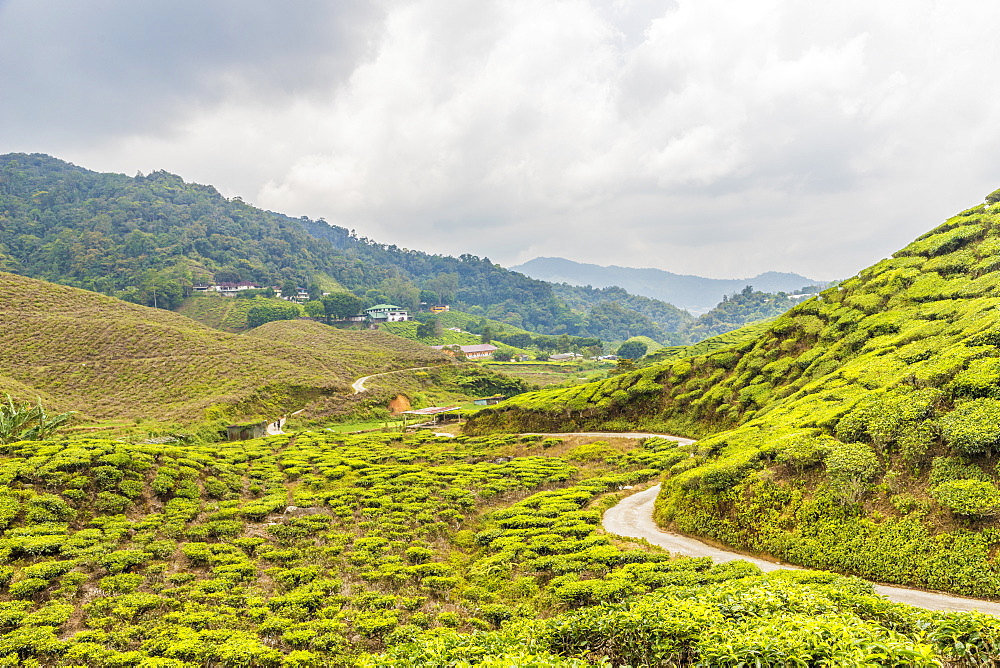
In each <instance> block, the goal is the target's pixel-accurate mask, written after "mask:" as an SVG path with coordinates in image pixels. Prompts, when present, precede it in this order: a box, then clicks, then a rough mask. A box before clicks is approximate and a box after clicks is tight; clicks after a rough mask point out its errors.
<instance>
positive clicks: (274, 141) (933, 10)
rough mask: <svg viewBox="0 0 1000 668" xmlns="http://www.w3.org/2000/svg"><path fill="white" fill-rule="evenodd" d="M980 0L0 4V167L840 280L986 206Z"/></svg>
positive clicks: (381, 225) (994, 117)
mask: <svg viewBox="0 0 1000 668" xmlns="http://www.w3.org/2000/svg"><path fill="white" fill-rule="evenodd" d="M998 29H1000V3H991V2H986V1H985V0H950V1H949V2H943V1H938V0H880V1H879V2H871V1H870V0H864V1H861V0H840V1H838V2H828V1H825V2H819V1H817V0H741V1H736V0H725V1H723V0H675V1H659V2H653V1H650V0H589V1H588V0H530V1H529V0H398V1H388V0H371V1H368V2H361V1H358V2H354V1H352V0H338V1H337V2H314V1H312V0H287V1H285V2H280V3H279V2H272V1H270V0H268V1H261V0H239V1H237V0H169V1H163V0H144V1H143V2H135V0H90V1H89V2H86V3H82V2H64V1H59V0H0V153H7V152H28V153H47V154H50V155H53V156H55V157H58V158H62V159H64V160H68V161H70V162H73V163H75V164H77V165H80V166H82V167H86V168H89V169H94V170H98V171H107V172H120V173H126V174H134V173H136V172H138V171H141V172H144V173H148V172H151V171H155V170H158V169H165V170H167V171H169V172H172V173H175V174H179V175H180V176H182V177H183V178H184V179H185V180H187V181H194V182H198V183H207V184H212V185H214V186H216V187H217V188H218V189H219V190H220V191H221V192H222V193H223V194H225V195H227V196H229V197H234V196H240V197H242V198H243V199H244V200H245V201H247V202H250V203H253V204H255V205H257V206H260V207H263V208H266V209H270V210H273V211H280V212H282V213H286V214H289V215H292V216H296V217H297V216H301V215H306V216H309V217H311V218H324V219H325V220H327V221H328V222H331V223H335V224H338V225H342V226H344V227H347V228H350V229H355V230H356V231H357V233H358V234H359V236H366V237H369V238H372V239H375V240H378V241H381V242H385V243H394V244H397V245H399V246H402V247H406V248H413V249H419V250H424V251H428V252H433V253H445V254H452V255H458V254H462V253H472V254H474V255H479V256H486V257H489V258H490V259H492V260H493V261H494V262H498V263H500V264H503V265H505V266H511V265H515V264H518V263H520V262H524V261H527V260H529V259H532V258H534V257H537V256H558V257H565V258H568V259H572V260H577V261H580V262H591V263H596V264H602V265H608V264H617V265H621V266H631V267H656V268H659V269H665V270H668V271H673V272H676V273H689V274H697V275H701V276H710V277H717V278H742V277H749V276H753V275H755V274H757V273H760V272H763V271H793V272H797V273H800V274H803V275H805V276H807V277H810V278H815V279H822V280H829V279H835V278H843V277H846V276H850V275H852V274H854V273H856V272H857V271H858V270H860V269H861V268H863V267H865V266H867V265H869V264H871V263H873V262H875V261H877V260H878V259H880V258H882V257H887V256H888V255H890V254H891V253H892V252H894V251H895V250H897V249H899V248H901V247H902V246H904V245H906V244H907V243H908V242H909V241H910V240H912V239H913V238H915V237H916V236H918V235H920V234H922V233H924V232H926V231H927V230H929V229H931V228H932V227H934V226H935V225H937V224H938V223H940V222H941V221H943V220H944V219H945V218H947V217H948V216H950V215H952V214H954V213H957V212H958V211H960V210H963V209H965V208H968V207H970V206H974V205H976V204H977V203H980V202H982V201H983V199H984V197H985V195H986V194H987V193H989V192H991V191H993V190H995V189H997V188H1000V86H998V85H997V83H996V82H997V81H998V80H1000V78H998V75H997V72H998V69H1000V68H998V66H1000V39H997V34H998Z"/></svg>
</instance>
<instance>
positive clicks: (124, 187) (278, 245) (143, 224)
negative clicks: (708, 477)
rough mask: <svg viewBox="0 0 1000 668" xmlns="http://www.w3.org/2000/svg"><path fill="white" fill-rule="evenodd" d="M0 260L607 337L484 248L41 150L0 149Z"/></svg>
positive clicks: (67, 278) (84, 282) (70, 273)
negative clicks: (296, 213) (430, 305)
mask: <svg viewBox="0 0 1000 668" xmlns="http://www.w3.org/2000/svg"><path fill="white" fill-rule="evenodd" d="M318 239H319V240H318ZM0 269H3V270H6V271H11V272H14V273H19V274H23V275H27V276H30V277H34V278H41V279H45V280H48V281H51V282H56V283H63V284H67V285H72V286H75V287H82V288H86V289H89V290H94V291H97V292H101V293H104V294H108V295H114V296H118V297H122V298H125V299H127V300H129V301H133V302H136V303H140V304H145V305H149V306H154V305H155V306H159V307H161V308H173V307H174V306H176V305H177V304H178V303H179V302H180V301H181V299H182V298H183V296H184V294H185V291H186V290H188V289H189V288H190V286H191V285H193V284H196V283H198V282H203V281H211V280H214V281H241V280H243V281H253V282H257V283H260V284H264V285H282V284H288V283H294V284H298V285H302V286H305V287H309V288H310V289H311V290H312V291H315V292H318V291H321V290H330V289H336V288H338V287H342V288H346V289H348V290H351V291H353V292H355V293H356V294H358V295H359V296H363V297H366V298H368V299H370V300H372V301H373V303H374V302H375V301H390V302H394V303H398V304H400V305H402V306H408V307H412V306H415V305H416V304H417V303H418V302H420V301H422V300H423V301H431V300H433V301H437V300H442V301H445V302H449V303H452V304H454V305H456V306H458V307H459V308H461V309H463V310H467V311H471V312H473V313H476V314H477V315H483V316H487V317H491V318H494V319H497V320H502V321H505V322H509V323H511V324H513V325H516V326H519V327H524V328H527V329H531V330H534V331H538V332H542V333H557V334H558V333H567V334H579V335H591V336H600V337H602V338H613V337H609V336H608V333H607V332H598V331H592V330H591V329H589V328H590V327H591V326H593V323H592V322H591V320H590V319H589V318H588V315H589V309H590V308H592V306H593V305H592V304H591V305H588V306H587V307H586V308H583V309H572V308H570V307H569V306H568V305H567V304H566V303H565V302H564V301H563V300H561V299H560V298H559V297H557V296H556V294H555V293H554V291H553V286H552V285H551V284H550V283H546V282H544V281H539V280H535V279H531V278H528V277H527V276H524V275H522V274H519V273H516V272H512V271H508V270H506V269H503V268H502V267H500V266H499V265H496V264H494V263H493V262H491V261H490V260H489V259H488V258H485V257H484V258H480V257H477V256H474V255H462V256H460V257H458V258H455V257H446V256H440V255H430V254H427V253H422V252H418V251H413V250H407V249H403V248H398V247H396V246H393V245H385V244H379V243H375V242H373V241H371V240H369V239H364V238H358V237H357V236H356V235H355V234H354V233H353V232H351V231H348V230H346V229H344V228H342V227H337V226H333V225H328V224H327V223H325V222H323V221H311V220H308V219H306V218H301V219H299V218H292V217H289V216H285V215H282V214H278V213H273V212H268V211H263V210H261V209H258V208H255V207H252V206H250V205H248V204H246V203H244V202H243V201H242V200H241V199H240V198H238V197H236V198H233V199H227V198H225V197H222V196H221V195H220V194H219V192H218V191H216V190H215V188H213V187H211V186H205V185H198V184H193V183H186V182H185V181H184V180H183V179H182V178H181V177H179V176H176V175H173V174H169V173H167V172H163V171H158V172H153V173H151V174H148V175H142V174H137V175H136V176H134V177H129V176H125V175H122V174H102V173H97V172H93V171H89V170H86V169H83V168H80V167H77V166H74V165H71V164H69V163H67V162H64V161H62V160H58V159H55V158H52V157H49V156H46V155H40V154H31V155H27V154H8V155H4V156H0ZM653 306H654V307H655V308H654V309H653V310H652V311H651V312H650V314H648V315H647V316H645V317H647V318H648V317H651V316H653V317H654V318H655V315H654V313H669V321H666V322H664V321H658V322H655V324H656V326H657V327H660V328H662V329H663V330H665V331H672V330H673V329H676V328H677V327H678V326H679V325H680V324H681V323H682V322H683V321H684V320H685V318H686V315H687V314H686V313H684V312H681V311H679V310H677V309H673V308H672V307H669V305H666V304H662V303H656V304H653ZM633 315H636V316H637V315H638V314H637V313H634V314H633ZM594 322H600V319H597V320H595V321H594Z"/></svg>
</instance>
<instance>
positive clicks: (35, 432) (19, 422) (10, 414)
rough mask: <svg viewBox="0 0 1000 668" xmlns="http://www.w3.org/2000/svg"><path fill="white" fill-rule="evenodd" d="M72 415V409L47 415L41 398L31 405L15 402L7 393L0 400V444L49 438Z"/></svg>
mask: <svg viewBox="0 0 1000 668" xmlns="http://www.w3.org/2000/svg"><path fill="white" fill-rule="evenodd" d="M73 415H74V412H73V411H70V412H68V413H60V414H58V415H49V414H48V413H46V412H45V409H44V408H43V407H42V401H41V399H39V400H38V403H36V404H34V405H32V404H30V403H28V402H17V401H15V400H14V398H13V397H11V396H10V394H7V395H5V400H4V401H3V402H0V444H2V443H13V442H14V441H39V440H42V439H45V438H49V437H51V436H52V434H54V433H55V432H56V431H58V430H59V429H60V428H61V427H63V426H65V425H66V423H67V422H69V420H70V419H71V418H72V417H73Z"/></svg>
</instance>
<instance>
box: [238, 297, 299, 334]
mask: <svg viewBox="0 0 1000 668" xmlns="http://www.w3.org/2000/svg"><path fill="white" fill-rule="evenodd" d="M260 301H261V303H260V304H254V305H253V306H251V307H250V308H249V309H247V326H248V327H260V326H261V325H263V324H264V323H267V322H274V321H275V320H294V319H295V318H298V317H299V315H301V313H302V311H301V309H300V307H299V305H298V304H296V303H295V302H280V301H278V300H264V299H262V300H260Z"/></svg>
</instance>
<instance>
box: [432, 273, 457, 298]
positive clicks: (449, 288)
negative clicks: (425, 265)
mask: <svg viewBox="0 0 1000 668" xmlns="http://www.w3.org/2000/svg"><path fill="white" fill-rule="evenodd" d="M424 289H426V290H428V291H430V292H435V293H437V296H438V298H439V299H440V300H441V301H440V303H442V304H450V303H452V302H454V301H455V293H456V292H457V291H458V274H455V273H446V274H438V275H437V276H435V277H433V278H430V279H428V280H426V281H424Z"/></svg>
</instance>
